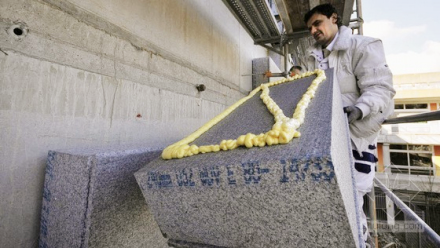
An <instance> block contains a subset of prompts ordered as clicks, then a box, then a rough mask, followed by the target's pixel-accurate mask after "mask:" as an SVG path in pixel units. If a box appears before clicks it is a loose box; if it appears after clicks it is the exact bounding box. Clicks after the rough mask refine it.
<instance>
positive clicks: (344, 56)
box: [304, 4, 395, 241]
mask: <svg viewBox="0 0 440 248" xmlns="http://www.w3.org/2000/svg"><path fill="white" fill-rule="evenodd" d="M304 22H305V23H306V24H307V27H308V28H309V30H310V33H311V34H312V36H313V38H314V39H315V41H316V43H315V44H314V45H313V46H312V47H311V48H309V49H308V51H307V52H308V56H309V57H308V60H307V61H306V66H305V67H306V68H307V70H309V71H311V70H314V69H317V68H319V69H323V70H325V69H328V68H333V69H334V81H335V82H336V83H338V84H339V88H340V89H341V93H342V101H343V105H344V112H345V113H347V116H348V122H349V128H350V138H351V143H352V148H353V157H354V159H355V161H354V162H355V164H354V166H355V170H354V173H355V181H356V189H357V191H358V194H357V195H358V202H359V208H360V209H359V211H360V214H361V224H362V226H363V228H362V229H363V230H362V235H363V238H364V240H365V241H366V240H367V236H368V228H367V220H366V217H365V213H364V212H363V210H362V205H363V196H364V195H365V194H366V193H367V192H370V191H371V188H372V187H373V179H374V174H375V165H376V162H377V158H376V156H375V155H376V154H377V153H376V142H377V136H378V133H379V130H380V128H381V124H382V122H383V121H384V120H385V119H386V118H387V117H388V116H389V115H390V114H391V113H392V111H393V108H394V104H393V100H392V98H393V97H394V95H395V90H394V88H393V82H392V73H391V71H390V70H389V68H388V65H387V64H386V61H385V54H384V50H383V46H382V42H381V41H380V40H379V39H375V38H370V37H366V36H361V35H352V30H351V29H350V28H347V27H345V26H342V25H341V18H340V16H339V15H338V13H337V11H336V9H335V8H334V7H333V6H332V5H330V4H323V5H318V6H316V7H315V8H313V9H312V10H310V11H309V12H308V13H307V14H306V15H305V16H304Z"/></svg>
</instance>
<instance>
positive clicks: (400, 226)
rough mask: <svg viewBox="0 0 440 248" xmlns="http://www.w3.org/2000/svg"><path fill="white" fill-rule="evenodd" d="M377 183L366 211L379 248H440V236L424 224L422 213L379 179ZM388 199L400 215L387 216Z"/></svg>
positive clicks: (365, 208)
mask: <svg viewBox="0 0 440 248" xmlns="http://www.w3.org/2000/svg"><path fill="white" fill-rule="evenodd" d="M374 182H375V184H376V186H378V187H377V188H375V190H372V192H371V194H370V197H367V201H368V202H369V204H365V205H366V207H364V211H365V213H367V215H369V219H370V232H371V233H372V237H373V239H375V240H376V245H378V246H377V247H388V248H389V247H396V248H397V247H408V248H409V247H411V248H413V247H414V248H417V247H419V248H430V247H440V236H439V235H438V234H437V233H436V232H435V231H434V230H433V229H432V228H431V227H430V226H429V225H427V224H426V223H425V221H424V219H425V213H424V211H423V210H421V209H420V208H419V207H417V206H416V205H415V204H412V203H411V202H409V203H408V205H407V204H405V203H404V202H403V201H402V200H401V199H400V198H399V197H398V196H396V195H395V194H394V193H393V192H391V190H389V189H388V188H387V187H386V186H385V185H384V184H383V183H382V182H381V181H379V180H378V179H377V178H375V179H374ZM386 197H388V198H389V199H390V200H391V201H392V202H393V203H394V205H395V206H396V209H398V213H399V214H398V215H396V216H389V215H388V214H387V213H386V211H387V209H386ZM376 206H377V207H376ZM378 209H379V211H376V210H378ZM381 210H382V211H381ZM393 214H394V213H393ZM390 217H391V219H392V222H390V221H389V220H388V218H390ZM395 217H396V218H395Z"/></svg>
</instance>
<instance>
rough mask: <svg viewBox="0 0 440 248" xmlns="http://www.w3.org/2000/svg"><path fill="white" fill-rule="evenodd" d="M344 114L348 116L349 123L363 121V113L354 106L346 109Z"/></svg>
mask: <svg viewBox="0 0 440 248" xmlns="http://www.w3.org/2000/svg"><path fill="white" fill-rule="evenodd" d="M344 113H347V115H348V123H353V121H355V120H360V119H362V111H361V110H360V109H359V108H358V107H356V106H354V105H352V106H347V107H344Z"/></svg>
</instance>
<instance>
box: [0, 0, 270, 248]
mask: <svg viewBox="0 0 440 248" xmlns="http://www.w3.org/2000/svg"><path fill="white" fill-rule="evenodd" d="M14 25H18V26H21V27H22V28H23V30H24V31H25V34H24V35H22V36H17V35H14V34H13V32H11V30H10V28H11V27H13V26H14ZM0 49H1V50H0V130H1V131H0V140H1V141H2V142H1V144H0V148H1V149H0V156H1V158H0V179H1V180H0V189H1V190H0V199H2V201H0V247H5V248H8V247H36V246H37V244H38V233H39V221H40V212H41V199H42V188H43V180H44V168H45V162H46V158H47V152H48V151H49V150H58V149H70V148H88V147H106V146H110V145H112V146H114V145H119V144H131V145H132V144H141V145H142V146H154V147H158V146H166V145H168V144H170V143H171V142H174V141H176V140H178V139H180V138H182V137H184V136H186V135H188V134H189V133H191V132H193V131H195V130H196V129H197V128H198V127H199V126H200V125H202V124H203V123H205V122H206V121H208V120H209V119H210V118H212V117H214V116H216V115H217V114H218V113H220V112H221V111H222V110H224V109H225V108H226V107H227V106H228V105H230V104H232V103H234V102H235V101H237V100H238V99H240V98H241V97H243V96H244V95H245V94H247V93H248V92H249V90H250V89H251V77H242V76H241V75H242V74H250V73H251V61H252V59H253V58H255V57H263V56H266V55H267V52H266V50H265V49H263V48H261V47H257V46H254V45H253V41H252V39H251V38H250V37H249V36H248V35H247V33H246V31H245V30H244V29H243V28H242V27H241V26H240V24H239V23H238V22H237V21H236V19H235V18H234V17H233V15H232V14H231V13H230V12H229V10H228V9H227V8H226V6H224V4H223V3H222V1H205V0H184V1H181V0H134V1H130V4H128V3H127V2H126V1H121V0H92V1H89V0H68V1H58V0H2V1H1V4H0ZM197 84H205V85H206V86H207V89H206V90H205V91H204V92H198V91H197V90H196V88H195V86H196V85H197Z"/></svg>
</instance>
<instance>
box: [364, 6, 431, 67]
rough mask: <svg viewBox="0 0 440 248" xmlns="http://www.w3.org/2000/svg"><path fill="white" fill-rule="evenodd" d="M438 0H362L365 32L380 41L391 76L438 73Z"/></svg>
mask: <svg viewBox="0 0 440 248" xmlns="http://www.w3.org/2000/svg"><path fill="white" fill-rule="evenodd" d="M439 17H440V0H418V1H415V0H411V1H409V0H362V18H363V19H364V35H365V36H371V37H376V38H379V39H381V40H382V42H383V44H384V48H385V55H386V59H387V63H388V65H389V67H390V69H391V71H392V72H393V74H394V75H400V74H410V73H425V72H440V18H439Z"/></svg>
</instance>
